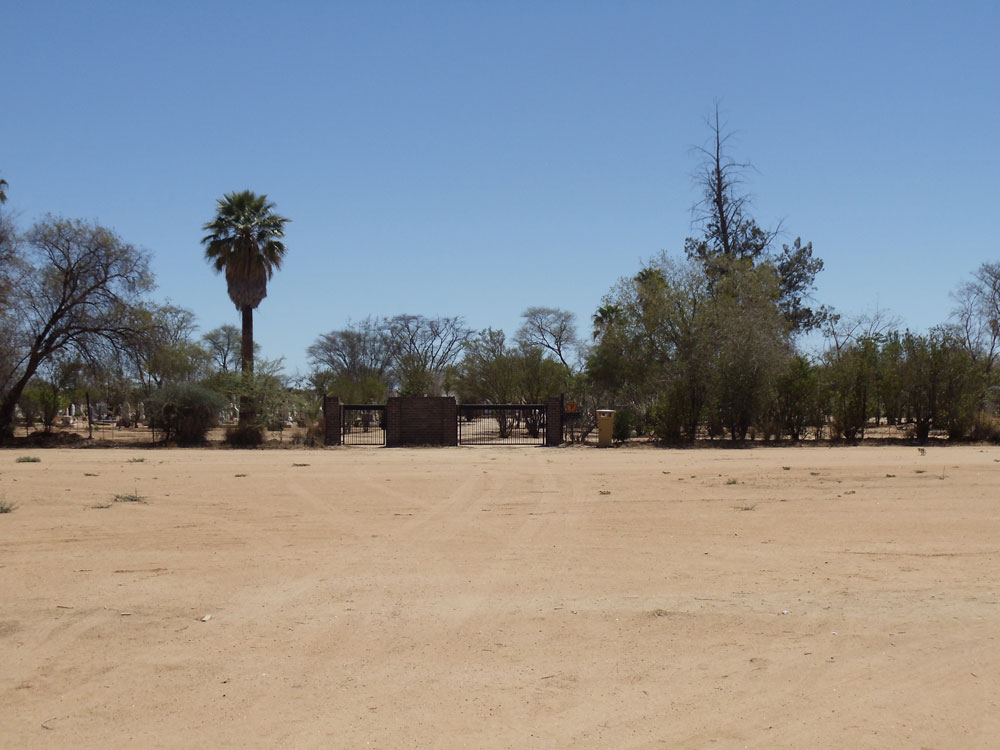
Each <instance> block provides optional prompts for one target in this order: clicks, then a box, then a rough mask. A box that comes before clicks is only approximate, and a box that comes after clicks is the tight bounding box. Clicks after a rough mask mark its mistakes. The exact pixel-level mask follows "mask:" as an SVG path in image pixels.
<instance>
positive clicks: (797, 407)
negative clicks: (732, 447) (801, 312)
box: [773, 354, 823, 440]
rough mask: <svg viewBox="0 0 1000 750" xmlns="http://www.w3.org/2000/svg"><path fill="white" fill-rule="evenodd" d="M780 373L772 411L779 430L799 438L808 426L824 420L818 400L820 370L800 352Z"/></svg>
mask: <svg viewBox="0 0 1000 750" xmlns="http://www.w3.org/2000/svg"><path fill="white" fill-rule="evenodd" d="M783 364H784V366H783V369H782V371H781V372H780V373H779V374H778V376H777V380H776V384H775V391H774V402H773V415H774V419H775V424H776V430H775V432H776V433H777V431H778V430H780V432H781V434H780V435H778V436H779V437H780V436H783V435H787V436H788V437H790V438H791V439H792V440H800V439H801V438H803V437H804V436H805V432H806V430H807V428H809V427H818V426H819V425H820V424H821V423H822V421H823V410H822V408H821V406H820V403H819V371H818V368H817V367H816V366H815V365H813V364H812V363H811V362H810V361H809V359H808V358H806V357H804V356H803V355H801V354H795V355H793V356H791V357H789V358H788V359H787V360H785V362H784V363H783Z"/></svg>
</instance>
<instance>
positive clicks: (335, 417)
mask: <svg viewBox="0 0 1000 750" xmlns="http://www.w3.org/2000/svg"><path fill="white" fill-rule="evenodd" d="M323 423H324V424H323V429H324V432H323V443H324V445H340V399H339V398H338V397H337V396H324V397H323Z"/></svg>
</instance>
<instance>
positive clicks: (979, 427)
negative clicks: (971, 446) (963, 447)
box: [971, 411, 1000, 443]
mask: <svg viewBox="0 0 1000 750" xmlns="http://www.w3.org/2000/svg"><path fill="white" fill-rule="evenodd" d="M971 435H972V439H973V440H985V441H988V442H991V443H1000V418H997V417H994V416H993V415H992V414H988V413H986V412H984V411H980V412H977V413H976V416H975V418H974V420H973V424H972V431H971Z"/></svg>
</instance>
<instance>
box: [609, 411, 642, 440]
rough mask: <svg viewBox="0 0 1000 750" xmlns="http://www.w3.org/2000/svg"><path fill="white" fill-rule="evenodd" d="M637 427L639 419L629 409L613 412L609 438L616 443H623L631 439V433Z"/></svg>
mask: <svg viewBox="0 0 1000 750" xmlns="http://www.w3.org/2000/svg"><path fill="white" fill-rule="evenodd" d="M638 426H639V417H638V416H637V415H636V413H635V412H634V411H632V410H631V409H628V408H625V409H618V410H616V411H615V423H614V426H613V427H612V428H611V438H612V439H613V440H614V441H615V442H616V443H624V442H627V441H629V440H631V439H632V433H633V432H634V431H635V430H636V428H637V427H638Z"/></svg>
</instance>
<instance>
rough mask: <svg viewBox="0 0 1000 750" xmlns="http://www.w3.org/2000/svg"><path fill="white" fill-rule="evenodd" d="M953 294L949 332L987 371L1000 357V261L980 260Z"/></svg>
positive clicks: (985, 372) (989, 370)
mask: <svg viewBox="0 0 1000 750" xmlns="http://www.w3.org/2000/svg"><path fill="white" fill-rule="evenodd" d="M952 298H953V299H954V300H955V309H954V310H953V311H952V321H953V322H952V333H953V335H954V336H955V337H956V338H958V339H959V340H960V341H961V342H962V345H963V346H964V347H965V349H966V351H967V352H968V353H969V356H970V357H972V359H973V360H974V361H975V362H978V363H979V365H980V367H981V368H982V371H983V373H984V374H986V375H989V374H990V372H991V371H992V369H993V366H994V365H995V364H996V361H997V358H998V357H1000V263H983V264H982V265H981V266H980V267H979V269H978V270H977V271H976V272H975V273H974V274H973V275H972V280H971V281H968V282H966V283H965V284H962V285H961V286H960V287H959V288H958V290H957V291H956V292H954V293H953V294H952Z"/></svg>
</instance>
